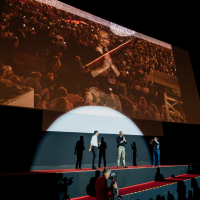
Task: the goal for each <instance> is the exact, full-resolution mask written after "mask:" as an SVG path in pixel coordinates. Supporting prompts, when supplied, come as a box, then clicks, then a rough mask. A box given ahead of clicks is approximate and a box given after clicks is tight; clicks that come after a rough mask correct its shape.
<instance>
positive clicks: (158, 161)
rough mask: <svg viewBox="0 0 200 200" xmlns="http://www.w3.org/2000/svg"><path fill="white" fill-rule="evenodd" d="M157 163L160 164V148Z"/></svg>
mask: <svg viewBox="0 0 200 200" xmlns="http://www.w3.org/2000/svg"><path fill="white" fill-rule="evenodd" d="M157 163H158V165H160V150H157Z"/></svg>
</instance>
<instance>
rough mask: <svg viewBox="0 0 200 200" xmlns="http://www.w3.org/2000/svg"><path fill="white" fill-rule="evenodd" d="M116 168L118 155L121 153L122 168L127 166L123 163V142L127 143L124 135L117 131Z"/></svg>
mask: <svg viewBox="0 0 200 200" xmlns="http://www.w3.org/2000/svg"><path fill="white" fill-rule="evenodd" d="M116 140H117V168H119V163H120V157H121V155H122V164H123V166H124V168H128V167H127V166H126V163H125V144H127V142H126V139H125V137H124V136H123V132H122V131H120V132H119V136H118V137H117V139H116Z"/></svg>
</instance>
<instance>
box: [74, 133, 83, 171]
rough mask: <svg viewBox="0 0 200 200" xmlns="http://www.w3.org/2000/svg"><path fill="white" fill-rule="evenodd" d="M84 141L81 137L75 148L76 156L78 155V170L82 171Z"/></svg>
mask: <svg viewBox="0 0 200 200" xmlns="http://www.w3.org/2000/svg"><path fill="white" fill-rule="evenodd" d="M83 140H84V138H83V136H80V140H79V141H77V143H76V146H75V152H74V154H76V155H77V160H76V169H78V168H79V169H81V163H82V159H83V150H84V149H85V147H84V141H83Z"/></svg>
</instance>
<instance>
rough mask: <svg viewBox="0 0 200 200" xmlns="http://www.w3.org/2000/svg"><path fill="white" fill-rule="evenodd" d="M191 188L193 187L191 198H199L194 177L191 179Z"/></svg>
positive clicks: (199, 193)
mask: <svg viewBox="0 0 200 200" xmlns="http://www.w3.org/2000/svg"><path fill="white" fill-rule="evenodd" d="M191 188H192V189H193V199H194V200H197V199H200V189H199V186H198V184H197V180H196V179H195V178H192V179H191Z"/></svg>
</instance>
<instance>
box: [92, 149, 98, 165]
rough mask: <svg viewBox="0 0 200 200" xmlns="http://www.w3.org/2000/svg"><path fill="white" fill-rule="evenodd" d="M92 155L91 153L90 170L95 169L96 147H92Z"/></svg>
mask: <svg viewBox="0 0 200 200" xmlns="http://www.w3.org/2000/svg"><path fill="white" fill-rule="evenodd" d="M92 153H93V161H92V168H95V163H96V160H97V156H98V155H97V147H95V146H92Z"/></svg>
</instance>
